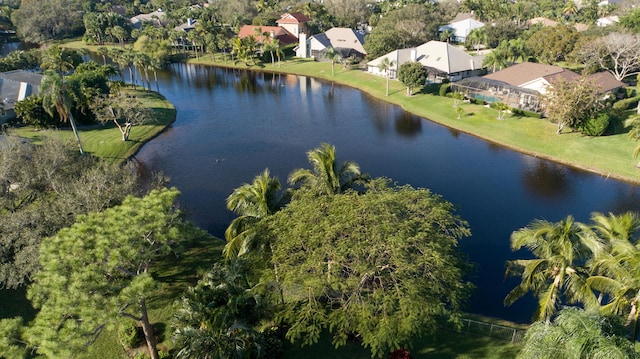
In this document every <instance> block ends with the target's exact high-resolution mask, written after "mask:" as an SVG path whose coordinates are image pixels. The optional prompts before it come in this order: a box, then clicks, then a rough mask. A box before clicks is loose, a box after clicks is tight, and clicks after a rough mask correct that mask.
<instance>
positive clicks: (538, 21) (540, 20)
mask: <svg viewBox="0 0 640 359" xmlns="http://www.w3.org/2000/svg"><path fill="white" fill-rule="evenodd" d="M527 24H528V25H529V26H534V25H540V26H550V27H554V26H558V24H559V23H558V22H557V21H553V20H551V19H547V18H546V17H534V18H533V19H530V20H528V21H527ZM573 28H574V29H576V31H578V32H582V31H586V30H587V29H588V28H589V25H587V24H582V23H575V24H573Z"/></svg>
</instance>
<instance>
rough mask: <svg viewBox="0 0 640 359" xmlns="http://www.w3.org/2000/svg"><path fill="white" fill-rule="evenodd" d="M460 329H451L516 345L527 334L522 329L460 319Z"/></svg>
mask: <svg viewBox="0 0 640 359" xmlns="http://www.w3.org/2000/svg"><path fill="white" fill-rule="evenodd" d="M461 320H462V324H463V325H462V327H460V328H459V329H455V328H451V327H449V328H448V329H451V330H455V331H457V332H459V333H466V334H472V335H478V336H483V337H490V338H495V339H500V340H504V341H508V342H511V343H512V344H517V343H520V342H522V339H523V338H524V335H525V334H526V333H527V331H526V330H524V329H518V328H512V327H505V326H502V325H497V324H491V323H484V322H478V321H475V320H471V319H461Z"/></svg>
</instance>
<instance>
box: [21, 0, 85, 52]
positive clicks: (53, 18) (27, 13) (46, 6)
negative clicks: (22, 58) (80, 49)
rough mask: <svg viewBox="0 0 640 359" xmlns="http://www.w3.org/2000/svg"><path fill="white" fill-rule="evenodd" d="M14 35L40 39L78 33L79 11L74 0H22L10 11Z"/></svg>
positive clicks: (57, 37)
mask: <svg viewBox="0 0 640 359" xmlns="http://www.w3.org/2000/svg"><path fill="white" fill-rule="evenodd" d="M12 20H13V23H14V24H15V25H16V33H17V35H18V36H19V37H20V38H21V39H22V40H23V41H26V42H32V43H41V42H45V41H49V40H54V39H62V38H65V37H69V36H73V35H78V34H81V33H82V31H83V30H84V29H83V26H82V11H81V9H80V4H79V2H78V1H74V0H42V1H22V2H21V4H20V7H19V8H18V9H17V10H16V11H14V12H13V16H12Z"/></svg>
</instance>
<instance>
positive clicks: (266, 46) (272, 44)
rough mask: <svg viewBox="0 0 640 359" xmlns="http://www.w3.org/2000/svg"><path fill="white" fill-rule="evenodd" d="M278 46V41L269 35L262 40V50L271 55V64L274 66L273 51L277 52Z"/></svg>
mask: <svg viewBox="0 0 640 359" xmlns="http://www.w3.org/2000/svg"><path fill="white" fill-rule="evenodd" d="M278 47H280V41H278V40H277V39H274V38H272V37H271V36H268V37H265V38H264V40H263V42H262V51H266V52H268V53H269V54H270V55H271V66H274V67H275V66H276V60H275V58H274V53H277V52H278ZM278 63H279V61H278Z"/></svg>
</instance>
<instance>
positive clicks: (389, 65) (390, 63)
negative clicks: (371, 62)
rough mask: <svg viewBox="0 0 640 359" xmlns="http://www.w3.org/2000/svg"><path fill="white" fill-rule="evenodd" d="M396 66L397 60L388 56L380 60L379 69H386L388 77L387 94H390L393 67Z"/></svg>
mask: <svg viewBox="0 0 640 359" xmlns="http://www.w3.org/2000/svg"><path fill="white" fill-rule="evenodd" d="M395 66H396V62H395V61H394V60H390V59H389V58H388V57H385V58H384V59H382V61H380V65H378V69H380V71H384V73H385V75H386V76H385V77H386V78H387V89H386V92H385V96H389V77H391V69H393V68H394V67H395Z"/></svg>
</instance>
